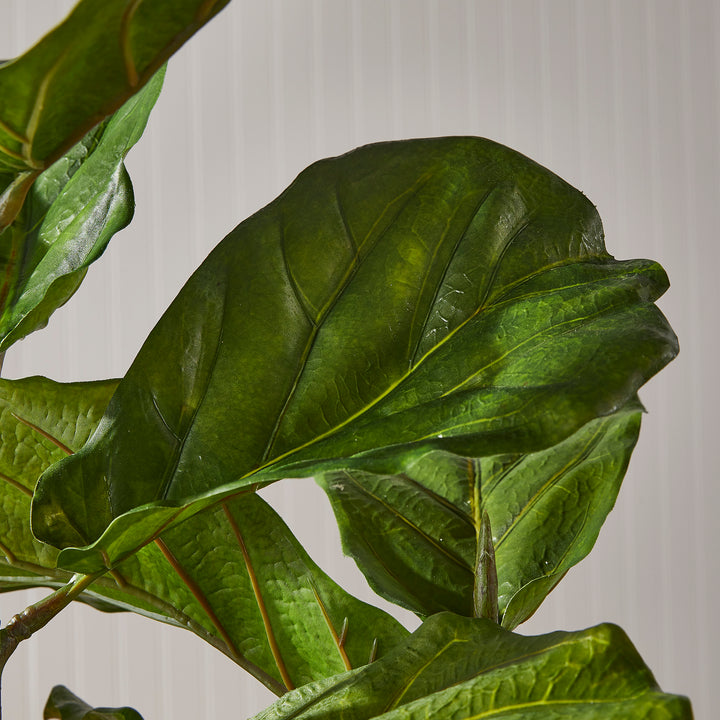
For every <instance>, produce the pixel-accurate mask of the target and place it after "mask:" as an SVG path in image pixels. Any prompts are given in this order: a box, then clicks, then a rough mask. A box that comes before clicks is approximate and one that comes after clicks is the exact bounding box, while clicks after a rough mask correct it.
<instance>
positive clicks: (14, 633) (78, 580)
mask: <svg viewBox="0 0 720 720" xmlns="http://www.w3.org/2000/svg"><path fill="white" fill-rule="evenodd" d="M103 573H104V571H103V572H99V573H95V574H94V575H74V576H73V577H72V579H71V580H70V582H68V584H67V585H64V586H63V587H61V588H59V589H58V590H56V591H55V592H54V593H51V594H50V595H48V596H47V597H45V598H43V599H42V600H40V601H39V602H36V603H35V604H34V605H30V606H29V607H27V608H25V610H23V611H22V612H21V613H18V614H17V615H15V616H14V617H13V618H11V620H10V621H9V622H8V624H7V625H6V626H5V627H4V628H2V629H0V681H1V679H2V671H3V670H4V668H5V663H6V662H7V661H8V659H9V658H10V656H11V655H12V654H13V653H14V652H15V649H16V648H17V646H18V645H19V644H20V643H21V642H22V641H23V640H27V639H28V638H29V637H30V636H31V635H33V634H34V633H35V632H37V631H38V630H40V629H41V628H43V627H45V625H47V624H48V623H49V622H50V620H52V619H53V618H54V617H55V616H56V615H57V614H58V613H59V612H60V611H61V610H62V609H63V608H65V607H67V606H68V605H69V604H70V603H71V602H72V601H73V600H74V599H75V598H76V597H77V596H78V595H80V593H81V592H82V591H83V590H85V589H86V588H87V587H88V585H90V584H91V583H92V582H93V581H94V580H96V579H97V578H98V577H99V576H100V575H102V574H103ZM0 720H2V707H1V706H0Z"/></svg>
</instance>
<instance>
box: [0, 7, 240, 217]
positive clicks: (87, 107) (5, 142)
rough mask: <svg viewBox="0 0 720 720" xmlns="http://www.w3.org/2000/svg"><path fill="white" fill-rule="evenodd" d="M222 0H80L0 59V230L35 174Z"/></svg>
mask: <svg viewBox="0 0 720 720" xmlns="http://www.w3.org/2000/svg"><path fill="white" fill-rule="evenodd" d="M228 2H229V0H143V2H137V0H103V2H98V1H97V0H81V1H80V2H79V3H78V4H77V5H76V6H75V8H74V9H73V11H72V12H71V14H70V15H69V16H68V17H67V18H66V20H65V21H64V22H63V23H61V24H60V25H58V26H57V27H56V28H55V29H54V30H52V31H51V32H50V33H49V34H48V35H46V36H45V37H44V38H42V40H40V41H39V42H38V43H37V44H36V45H35V46H34V47H32V48H30V50H28V51H27V52H26V53H25V54H24V55H22V56H20V57H18V58H16V59H14V60H11V61H8V62H7V63H5V64H3V65H0V230H2V229H4V228H5V227H7V226H8V225H9V224H10V223H11V222H12V221H13V219H14V218H15V216H16V214H17V212H18V211H19V209H20V208H21V207H22V204H23V201H24V199H25V196H26V194H27V192H28V190H29V188H30V187H31V186H32V183H33V182H34V180H35V178H36V177H37V176H38V174H39V173H40V172H41V171H42V170H45V169H46V168H48V167H50V165H52V163H54V162H55V161H56V160H58V159H59V158H60V157H62V156H63V155H64V154H65V153H66V152H68V151H69V150H70V148H71V147H73V145H75V144H76V143H77V142H79V141H80V139H81V138H82V137H83V136H84V135H85V134H86V133H87V132H88V131H90V129H91V128H93V127H94V126H95V125H96V124H97V123H99V122H101V121H102V120H103V119H104V118H105V117H107V116H108V115H111V114H112V113H113V112H115V110H117V109H118V108H119V107H120V106H121V105H122V104H123V103H124V102H125V101H126V100H127V99H128V98H130V97H131V96H132V95H134V94H135V93H136V92H137V91H138V90H139V89H140V88H141V87H142V86H143V85H144V84H145V83H147V82H148V81H149V80H150V78H151V77H152V76H153V74H154V73H155V72H156V71H157V70H158V69H159V68H160V67H161V66H162V65H163V63H164V62H165V61H166V60H167V59H168V58H169V57H170V56H171V55H172V54H173V53H174V52H175V51H176V50H177V49H178V48H179V47H180V46H181V45H182V44H183V43H184V42H185V41H186V40H187V39H188V38H189V37H191V36H192V35H193V34H194V33H195V32H196V31H197V30H198V29H199V28H201V27H202V26H203V25H204V24H205V23H206V22H207V21H208V20H210V18H212V17H213V16H214V15H215V14H216V13H218V12H219V11H220V10H221V9H222V8H223V7H225V5H227V3H228Z"/></svg>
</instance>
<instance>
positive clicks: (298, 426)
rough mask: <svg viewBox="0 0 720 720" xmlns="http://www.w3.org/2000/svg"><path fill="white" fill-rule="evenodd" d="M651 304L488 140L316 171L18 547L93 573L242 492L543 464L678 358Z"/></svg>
mask: <svg viewBox="0 0 720 720" xmlns="http://www.w3.org/2000/svg"><path fill="white" fill-rule="evenodd" d="M666 287H667V278H666V276H665V274H664V272H663V271H662V269H661V268H660V267H659V266H658V265H657V264H656V263H653V262H650V261H646V260H636V261H626V262H618V261H615V260H614V259H613V258H611V257H610V256H609V255H608V254H607V253H606V252H605V249H604V246H603V242H602V229H601V225H600V221H599V219H598V217H597V214H596V212H595V209H594V207H593V206H592V205H591V203H590V202H589V201H588V200H587V199H586V198H585V197H584V196H583V195H582V194H581V193H579V192H578V191H576V190H574V189H573V188H571V187H570V186H568V185H567V184H566V183H564V182H563V181H562V180H560V179H559V178H557V177H556V176H555V175H553V174H552V173H550V172H549V171H547V170H545V169H544V168H541V167H540V166H538V165H536V164H535V163H533V162H531V161H530V160H528V159H527V158H525V157H523V156H522V155H519V154H518V153H515V152H513V151H512V150H509V149H508V148H505V147H502V146H500V145H497V144H495V143H492V142H490V141H487V140H482V139H477V138H440V139H434V140H415V141H405V142H397V143H385V144H379V145H373V146H368V147H365V148H361V149H359V150H357V151H355V152H352V153H349V154H348V155H345V156H342V157H339V158H335V159H331V160H326V161H322V162H319V163H316V164H315V165H313V166H311V167H310V168H309V169H308V170H306V171H305V172H303V173H302V174H301V175H300V177H299V178H298V179H297V180H296V181H295V183H293V185H292V186H291V187H290V188H289V189H288V190H287V191H285V192H284V193H283V194H282V195H281V196H280V197H279V198H278V199H277V200H276V201H275V202H273V203H271V204H270V205H269V206H267V207H266V208H265V209H263V210H261V211H260V212H259V213H257V214H256V215H254V216H253V217H251V218H250V219H249V220H247V221H246V222H244V223H242V224H241V225H240V226H239V227H238V228H236V229H235V230H234V231H233V232H232V233H231V234H230V235H229V236H228V237H227V238H226V239H225V240H224V241H223V242H222V243H220V245H219V246H218V247H217V248H216V249H215V250H214V251H213V252H212V253H211V254H210V256H209V257H208V258H207V260H206V261H205V262H204V263H203V264H202V266H201V267H200V268H199V269H198V270H197V271H196V273H195V274H194V275H193V276H192V278H191V279H190V280H189V281H188V283H187V284H186V285H185V287H184V288H183V289H182V291H181V292H180V294H179V295H178V297H177V298H176V300H175V301H174V302H173V303H172V305H171V306H170V308H169V309H168V311H167V312H166V313H165V315H164V316H163V317H162V318H161V320H160V321H159V323H158V325H157V326H156V327H155V328H154V330H153V331H152V333H151V334H150V336H149V337H148V339H147V341H146V343H145V345H144V346H143V348H142V349H141V351H140V353H139V354H138V356H137V358H136V359H135V361H134V363H133V365H132V366H131V368H130V370H129V372H128V374H127V375H126V377H125V378H124V379H123V380H122V381H121V383H120V385H119V386H118V390H117V392H116V393H115V395H114V396H113V399H112V400H111V403H110V406H109V407H108V410H107V414H106V417H105V419H104V420H103V423H102V425H101V429H100V430H99V431H98V433H96V434H95V436H94V437H93V439H92V441H91V442H90V443H88V444H87V445H86V446H85V447H84V448H83V450H82V451H81V452H79V453H78V454H77V455H75V456H73V457H72V458H68V459H66V460H63V461H61V462H60V463H58V464H57V465H55V466H53V467H52V468H51V469H50V470H49V471H47V472H46V473H45V474H44V475H43V477H42V478H41V480H40V482H39V484H38V489H37V492H36V497H35V500H34V503H33V528H34V531H35V533H36V535H37V536H38V537H39V538H41V539H43V540H44V541H46V542H49V543H51V544H54V545H55V546H57V547H59V548H67V549H65V550H63V552H62V553H61V554H60V556H59V560H58V562H59V564H60V565H61V566H62V567H65V568H69V569H76V570H79V571H82V572H93V571H96V570H97V569H99V568H101V567H103V566H112V565H114V564H116V563H117V562H119V561H120V560H121V559H122V558H123V557H125V556H126V555H127V554H128V553H132V552H134V550H135V549H136V548H137V547H139V546H140V545H142V544H144V543H147V542H148V541H149V540H151V539H152V538H153V537H155V536H156V535H157V534H158V533H159V532H161V531H162V530H163V529H165V528H166V527H168V525H169V524H172V523H174V522H178V521H180V520H182V519H184V518H186V517H188V516H189V515H191V514H193V513H195V512H197V511H199V510H201V509H203V508H204V507H207V506H208V505H210V504H212V503H214V502H217V501H218V500H219V499H220V498H222V497H224V496H226V495H229V494H232V493H235V492H237V491H239V490H241V489H242V488H248V487H258V486H260V485H263V484H267V483H269V482H273V481H275V480H277V479H279V478H283V477H298V476H299V475H305V476H309V475H315V474H318V473H320V472H327V471H330V470H347V469H352V468H356V469H362V470H365V471H372V472H380V473H388V474H394V473H397V472H401V471H402V470H403V468H404V465H405V463H406V460H407V457H408V454H415V453H419V452H422V451H427V450H430V449H441V450H446V451H449V452H453V453H457V454H460V455H464V456H489V455H495V454H499V453H526V452H532V451H536V450H539V449H542V448H546V447H548V446H550V445H553V444H556V443H557V442H559V441H561V440H563V439H564V438H566V437H567V436H569V435H570V434H572V433H573V432H575V431H576V430H577V429H579V428H580V427H582V426H583V425H585V424H586V423H587V422H589V421H591V420H592V419H594V418H595V417H598V416H604V415H608V414H611V413H612V412H614V411H615V410H617V409H618V408H620V407H622V406H624V405H625V404H626V403H627V402H628V400H629V399H630V398H632V397H633V396H634V394H635V391H636V390H637V388H638V387H639V386H640V385H641V384H642V383H643V382H645V380H647V379H648V378H649V377H650V376H651V375H652V374H654V373H655V372H657V371H658V370H659V369H660V368H661V367H663V366H664V365H665V364H666V363H667V362H668V361H669V360H670V359H671V358H672V357H673V356H674V354H675V353H676V351H677V345H676V339H675V336H674V335H673V333H672V330H671V329H670V328H669V326H668V325H667V322H666V320H665V319H664V317H663V316H662V314H661V313H660V312H659V311H658V309H657V308H656V307H655V306H654V305H653V304H652V303H653V300H654V299H655V298H657V297H658V296H659V295H660V294H662V292H663V291H664V290H665V288H666ZM80 497H82V498H84V499H83V501H82V502H81V503H79V502H78V498H80ZM84 546H89V547H87V549H73V548H83V547H84Z"/></svg>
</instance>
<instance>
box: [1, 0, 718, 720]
mask: <svg viewBox="0 0 720 720" xmlns="http://www.w3.org/2000/svg"><path fill="white" fill-rule="evenodd" d="M70 6H71V3H68V2H66V1H61V0H32V2H28V1H27V0H0V57H12V56H13V55H15V54H18V53H20V52H22V51H23V50H24V49H25V48H26V47H27V46H28V45H29V44H31V43H32V42H34V41H35V40H36V39H37V38H38V37H39V36H40V34H41V33H42V32H44V30H46V29H48V28H49V27H50V26H51V25H52V24H53V23H54V22H56V21H57V20H59V19H60V18H61V17H62V16H63V15H64V14H65V13H66V12H67V10H68V9H69V7H70ZM719 38H720V4H718V3H716V2H714V1H713V0H683V1H682V2H681V1H680V0H602V1H601V2H587V1H585V0H503V1H502V2H501V1H500V0H487V1H486V0H474V1H473V0H442V1H441V0H234V2H233V3H231V5H230V6H229V7H228V8H227V9H226V10H225V11H223V13H222V14H221V15H220V16H219V17H218V18H216V19H215V21H214V22H212V23H211V24H210V25H209V26H208V27H207V28H205V29H204V30H203V31H202V32H201V33H200V34H199V35H198V36H197V37H196V38H195V39H194V40H193V41H191V43H190V44H189V45H188V46H186V47H185V48H183V49H182V50H181V51H180V53H179V54H178V55H177V56H176V57H175V59H174V60H173V61H172V62H171V65H170V69H169V72H168V76H167V80H166V87H165V90H164V92H163V95H162V97H161V99H160V101H159V103H158V106H157V108H156V110H155V113H154V115H153V117H152V119H151V122H150V125H149V127H148V130H147V132H146V135H145V137H144V139H143V140H142V141H141V143H140V144H139V145H138V147H137V148H136V149H135V150H134V151H133V152H132V154H131V155H130V156H129V158H128V166H129V170H130V174H131V176H132V178H133V181H134V184H135V190H136V197H137V212H136V218H135V221H134V223H133V225H132V226H131V228H129V229H128V230H126V231H124V232H123V233H121V234H120V235H119V236H118V237H117V238H116V239H115V240H114V241H113V243H112V244H111V248H110V249H109V250H108V252H107V253H106V255H105V256H104V257H103V259H102V260H101V261H100V262H99V263H98V264H97V265H96V266H95V267H94V269H93V270H91V272H90V274H89V276H88V278H87V280H86V282H85V284H84V285H83V287H82V289H81V290H80V291H79V292H78V294H77V295H76V296H75V297H74V298H73V300H72V301H71V302H70V303H68V305H67V306H66V307H65V308H63V309H62V310H61V311H59V312H58V313H57V315H56V316H55V317H54V319H53V322H52V323H51V324H50V326H49V327H48V328H47V329H46V330H45V331H43V332H40V333H37V334H36V335H35V336H33V337H31V338H30V339H28V340H26V341H23V342H22V343H20V344H19V345H18V346H16V347H15V348H13V349H12V350H11V351H10V353H9V354H8V357H7V358H6V362H5V375H6V376H9V377H20V376H25V375H32V374H45V375H49V376H51V377H53V378H55V379H59V380H71V379H91V378H100V377H108V376H117V375H121V374H123V373H124V372H125V370H126V369H127V367H128V365H129V364H130V362H131V360H132V358H133V356H134V354H135V353H136V351H137V350H138V348H139V346H140V344H141V342H142V340H143V339H144V337H145V336H146V334H147V333H148V332H149V330H150V329H151V327H152V326H153V324H154V323H155V322H156V320H157V319H158V317H159V316H160V314H161V312H162V311H163V309H164V308H165V307H166V306H167V304H168V303H169V302H170V300H171V299H172V297H173V296H174V295H175V293H176V292H177V290H178V289H179V287H180V286H181V284H182V283H183V282H184V280H185V279H186V278H187V277H188V276H189V274H190V273H191V271H192V270H193V269H194V268H195V266H196V265H197V264H198V263H199V262H200V261H201V260H202V259H203V257H204V256H205V255H206V254H207V252H208V251H209V250H210V249H211V248H212V247H213V246H214V245H215V244H216V243H217V242H218V241H219V240H220V239H221V238H222V237H223V236H224V235H225V234H226V233H227V232H228V231H229V230H230V229H231V228H232V227H234V225H236V224H237V223H238V222H239V221H240V220H241V219H243V218H245V217H247V216H248V215H249V214H250V213H252V212H253V211H255V210H257V209H258V208H260V207H262V206H263V205H265V204H266V203H267V202H269V201H270V200H271V199H273V198H274V197H275V196H276V195H277V194H278V193H279V192H280V191H281V190H282V189H283V188H284V187H285V186H286V185H287V184H288V183H289V182H290V181H291V180H292V178H293V177H294V176H295V175H296V174H297V173H298V172H299V171H300V170H301V169H302V168H303V167H305V166H306V165H308V164H309V163H310V162H312V161H313V160H316V159H318V158H320V157H324V156H328V155H334V154H338V153H343V152H345V151H347V150H349V149H351V148H353V147H355V146H358V145H361V144H364V143H368V142H372V141H377V140H388V139H394V138H404V137H415V136H429V135H450V134H472V135H481V136H485V137H490V138H493V139H494V140H497V141H499V142H502V143H505V144H507V145H510V146H512V147H514V148H516V149H518V150H520V151H521V152H523V153H525V154H527V155H529V156H530V157H532V158H534V159H535V160H537V161H539V162H540V163H541V164H543V165H546V166H547V167H549V168H550V169H552V170H554V171H555V172H557V173H558V174H559V175H561V176H562V177H564V178H565V179H566V180H568V181H569V182H570V183H572V184H573V185H575V186H576V187H578V188H580V189H581V190H583V192H585V194H586V195H588V196H589V197H590V198H591V199H592V201H593V202H594V203H595V204H596V205H597V206H598V208H599V211H600V214H601V216H602V217H603V221H604V224H605V230H606V236H607V244H608V248H609V250H610V252H612V253H613V254H614V255H616V256H617V257H620V258H629V257H651V258H654V259H657V260H659V261H660V262H661V263H662V264H663V265H664V267H665V268H666V270H667V271H668V274H669V276H670V279H671V282H672V288H671V289H670V291H669V293H668V294H667V296H666V297H664V298H663V299H662V300H661V303H660V304H661V307H662V309H663V310H664V312H665V313H666V314H667V315H668V317H669V319H670V321H671V323H672V325H673V326H674V328H675V329H676V332H677V333H678V335H679V337H680V341H681V347H682V350H681V355H680V357H679V358H678V359H677V360H676V361H675V362H674V363H673V364H672V365H671V366H670V367H669V368H668V369H666V370H665V371H664V372H663V373H661V374H660V375H659V376H658V377H657V378H655V379H654V380H653V381H651V382H650V383H649V385H648V386H647V387H646V388H645V389H644V390H643V392H642V394H641V396H642V400H643V401H644V403H645V405H646V406H647V408H648V410H649V413H648V415H647V416H646V418H645V420H644V428H643V432H642V434H641V439H640V443H639V445H638V448H637V450H636V453H635V456H634V458H633V461H632V463H631V466H630V470H629V472H628V476H627V478H626V482H625V485H624V487H623V490H622V492H621V494H620V498H619V501H618V505H617V507H616V509H615V510H614V511H613V513H612V514H611V516H610V518H609V519H608V522H607V523H606V525H605V527H604V529H603V532H602V534H601V536H600V539H599V540H598V543H597V546H596V548H595V551H594V553H593V554H591V556H590V557H589V558H588V559H587V560H586V561H584V562H583V563H582V564H581V565H580V566H579V567H577V568H576V569H574V570H573V571H571V572H570V573H569V575H568V577H567V578H566V579H565V580H564V581H563V583H561V585H560V586H559V587H558V589H557V590H555V591H554V592H553V593H552V595H551V596H550V598H548V600H547V601H546V603H545V605H544V606H543V608H541V610H540V611H539V612H538V614H537V615H536V617H534V618H533V619H532V620H531V621H530V622H529V623H528V624H527V625H525V626H523V628H522V629H523V632H527V633H535V632H545V631H549V630H553V629H576V628H581V627H586V626H588V625H591V624H595V623H597V622H601V621H605V620H607V621H612V622H616V623H618V624H619V625H621V626H623V627H624V628H625V630H626V631H627V632H628V633H629V635H630V637H631V638H632V639H633V641H634V642H635V643H636V645H637V647H638V649H639V650H640V652H641V654H642V655H643V656H644V658H645V659H646V661H647V662H648V664H649V665H650V667H651V668H652V669H653V671H654V672H655V674H656V677H657V679H658V681H659V683H660V684H661V686H662V687H663V688H664V689H666V690H668V691H672V692H679V693H684V694H688V695H690V696H691V698H692V699H693V702H694V706H695V712H696V717H698V718H710V717H713V710H712V709H711V705H712V704H713V701H715V703H714V704H717V700H718V697H717V694H716V693H713V684H715V685H716V679H715V678H716V676H717V674H718V672H719V671H720V657H719V653H718V647H719V646H720V622H719V621H718V619H717V613H716V611H715V610H714V608H715V607H716V605H717V597H718V594H719V593H720V579H719V573H720V563H719V562H718V550H719V549H720V548H719V547H718V534H717V529H718V520H717V515H718V512H719V511H720V497H719V496H720V489H719V486H720V482H719V481H720V477H719V472H718V469H717V466H718V463H717V461H716V460H715V459H714V444H715V442H717V440H716V435H717V433H718V430H720V423H719V422H718V419H717V417H718V414H717V408H718V407H719V406H720V392H719V390H720V380H719V379H718V378H719V377H720V375H719V374H718V372H717V371H716V370H713V368H714V367H716V364H717V358H718V355H719V354H720V334H719V333H718V321H717V311H718V308H720V282H718V279H717V273H718V268H719V267H720V242H718V239H717V228H718V226H719V223H718V207H719V206H720V136H719V133H720V44H719V42H720V41H719ZM267 494H268V496H270V497H271V498H272V501H273V502H274V503H275V504H276V506H277V507H278V509H279V510H280V511H281V512H282V513H283V514H284V515H285V517H286V518H287V520H288V521H289V523H290V525H291V526H292V527H293V528H294V529H295V530H296V532H297V534H298V536H299V537H300V538H301V540H302V541H303V542H305V543H306V544H307V546H308V547H309V548H310V552H311V555H313V556H314V557H315V559H316V560H317V561H318V562H319V563H320V565H321V566H322V567H323V568H324V569H326V570H327V571H328V572H329V573H330V574H331V575H333V576H334V577H335V578H336V579H337V580H339V581H340V582H346V583H348V584H349V585H350V587H351V588H352V589H353V590H354V591H355V592H356V593H357V594H359V595H361V596H362V597H364V598H366V599H370V598H372V597H373V596H372V594H371V593H370V591H369V590H368V589H367V587H366V586H365V584H364V582H363V580H362V578H361V577H360V576H359V574H358V573H357V571H356V570H355V569H354V566H353V565H352V563H350V562H349V561H347V560H345V559H343V558H342V557H341V556H340V554H339V551H338V550H336V548H337V547H338V542H337V538H336V531H335V529H334V523H333V520H332V517H331V515H330V511H329V508H328V506H327V504H326V502H325V501H324V498H323V497H322V496H321V493H320V492H319V491H318V490H317V489H316V488H315V486H314V485H313V484H312V483H311V482H306V481H302V482H300V481H298V482H292V483H285V484H284V485H282V486H280V485H277V486H274V487H273V488H271V489H270V490H269V491H268V493H267ZM31 596H32V595H31V594H30V593H18V594H16V595H3V596H0V618H2V619H3V620H4V621H7V619H8V617H9V616H10V615H11V614H13V613H14V612H16V611H18V610H20V609H22V607H24V606H25V605H26V604H27V603H28V602H29V601H30V599H31ZM403 617H406V618H407V616H403ZM55 683H64V684H67V685H68V686H70V687H71V688H73V689H74V690H75V691H77V692H78V693H79V694H81V695H83V696H84V697H86V699H87V700H88V701H90V702H92V703H96V704H105V705H108V704H130V705H133V706H135V707H137V708H138V709H139V710H140V711H141V712H142V713H143V714H144V716H145V717H146V718H147V720H152V719H153V718H157V719H160V718H170V717H172V718H175V719H176V720H183V719H188V720H190V718H199V717H204V718H214V717H224V716H230V714H231V713H232V717H246V716H249V715H251V714H252V713H253V712H254V711H257V710H259V709H260V708H262V707H263V706H265V705H266V704H267V703H268V702H269V701H270V700H271V697H270V696H269V693H268V692H267V691H266V690H265V689H264V688H263V687H262V686H260V685H259V683H256V682H255V681H254V680H252V678H250V677H249V676H248V677H246V676H245V675H244V674H243V673H242V671H240V670H236V668H235V667H234V666H233V665H232V663H231V662H230V661H229V660H228V659H227V658H225V657H224V656H222V655H220V654H218V653H217V652H216V651H214V650H212V649H211V648H209V647H208V648H205V647H204V646H203V645H202V643H200V641H198V640H197V639H196V638H195V637H193V636H191V635H190V634H188V633H183V632H182V631H179V630H175V629H171V628H168V627H165V626H160V625H157V626H156V625H155V624H153V623H151V622H150V621H148V620H144V619H142V618H137V617H125V616H107V615H102V614H100V613H98V612H95V611H92V610H88V609H85V608H82V607H81V608H73V609H71V610H69V611H67V612H66V613H65V614H64V615H62V616H60V617H59V618H57V619H56V620H55V621H54V622H53V623H52V624H51V625H50V626H49V627H48V628H46V629H45V630H44V631H43V632H42V633H39V634H38V635H37V636H35V637H34V638H32V640H30V641H29V642H26V643H24V644H23V645H22V646H21V648H20V650H19V651H18V652H17V653H16V655H15V656H14V657H13V658H12V660H11V662H10V663H9V665H8V668H7V669H6V672H5V674H4V677H3V701H4V702H3V705H4V709H5V713H6V717H8V718H28V719H30V718H40V717H41V715H42V710H41V709H42V705H43V703H44V700H45V698H46V696H47V693H48V691H49V689H50V687H51V686H52V685H53V684H55Z"/></svg>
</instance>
